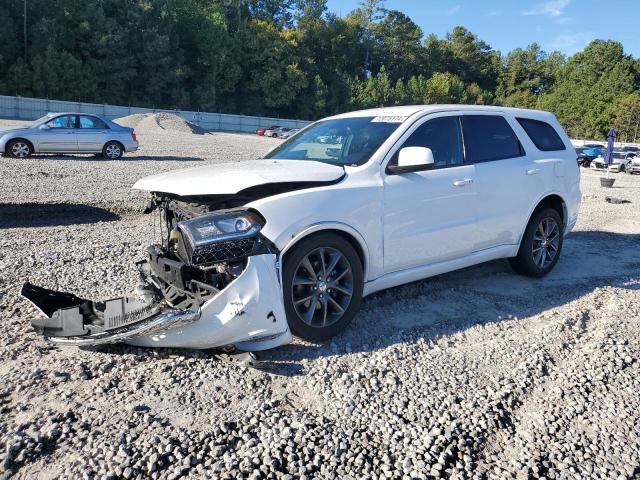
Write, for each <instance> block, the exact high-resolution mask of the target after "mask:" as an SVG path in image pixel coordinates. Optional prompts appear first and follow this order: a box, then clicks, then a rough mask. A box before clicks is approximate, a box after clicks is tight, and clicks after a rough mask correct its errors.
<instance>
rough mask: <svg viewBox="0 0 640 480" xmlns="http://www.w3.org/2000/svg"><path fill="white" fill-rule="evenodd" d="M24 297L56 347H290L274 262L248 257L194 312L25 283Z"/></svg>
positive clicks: (267, 257)
mask: <svg viewBox="0 0 640 480" xmlns="http://www.w3.org/2000/svg"><path fill="white" fill-rule="evenodd" d="M22 295H23V296H24V297H25V298H27V299H28V300H29V301H31V302H32V303H33V304H34V305H35V306H36V307H37V308H38V309H39V310H40V311H41V312H42V313H43V314H44V315H45V316H46V318H44V319H34V320H32V322H31V323H32V326H33V327H34V328H35V329H36V331H38V332H40V333H41V334H42V335H43V336H44V338H45V339H46V340H48V341H50V342H52V343H56V344H59V345H76V346H90V345H103V344H109V343H119V342H126V343H129V344H132V345H137V346H146V347H177V348H195V349H205V348H216V347H223V346H235V347H237V348H239V349H242V350H249V351H251V350H265V349H268V348H274V347H276V346H279V345H283V344H285V343H289V342H290V341H291V338H292V336H291V332H290V331H289V326H288V324H287V321H286V317H285V313H284V304H283V301H282V291H281V288H280V283H279V277H278V271H277V268H276V256H275V255H274V254H265V255H256V256H253V257H249V258H248V260H247V266H246V268H245V270H244V271H243V272H242V273H241V274H240V275H238V277H237V278H235V279H234V280H233V281H232V282H231V283H229V285H227V286H226V287H225V288H224V289H223V290H221V291H219V292H217V293H216V294H215V295H214V296H213V297H211V298H210V299H209V300H207V301H206V302H205V303H204V304H203V305H202V306H201V307H200V308H199V309H197V310H178V309H174V308H171V307H169V306H168V305H167V304H166V302H165V301H164V300H161V301H155V300H153V301H141V300H136V299H130V298H119V299H114V300H108V301H106V302H92V301H89V300H85V299H82V298H79V297H76V296H75V295H72V294H67V293H62V292H54V291H51V290H46V289H42V288H40V287H34V286H32V285H29V284H25V286H24V287H23V291H22Z"/></svg>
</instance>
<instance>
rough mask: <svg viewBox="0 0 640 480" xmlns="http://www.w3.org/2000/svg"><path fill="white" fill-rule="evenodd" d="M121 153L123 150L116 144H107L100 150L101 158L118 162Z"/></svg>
mask: <svg viewBox="0 0 640 480" xmlns="http://www.w3.org/2000/svg"><path fill="white" fill-rule="evenodd" d="M123 153H124V148H122V145H120V144H119V143H118V142H108V143H106V144H105V146H104V147H103V148H102V156H103V157H104V158H106V159H107V160H119V159H120V158H122V154H123Z"/></svg>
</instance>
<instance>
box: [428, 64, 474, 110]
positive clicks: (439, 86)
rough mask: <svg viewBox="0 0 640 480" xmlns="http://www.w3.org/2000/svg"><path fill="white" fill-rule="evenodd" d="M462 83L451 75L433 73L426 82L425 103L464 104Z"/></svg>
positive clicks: (464, 97)
mask: <svg viewBox="0 0 640 480" xmlns="http://www.w3.org/2000/svg"><path fill="white" fill-rule="evenodd" d="M466 99H467V97H466V92H465V86H464V82H463V81H462V80H460V78H459V77H458V76H457V75H454V74H452V73H441V72H438V73H434V74H433V76H432V77H431V78H430V79H429V80H427V83H426V95H425V103H465V101H466Z"/></svg>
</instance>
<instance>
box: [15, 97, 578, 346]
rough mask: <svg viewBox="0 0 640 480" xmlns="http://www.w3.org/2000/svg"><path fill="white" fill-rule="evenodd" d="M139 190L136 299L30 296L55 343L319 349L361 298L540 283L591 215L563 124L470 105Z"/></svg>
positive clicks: (305, 135)
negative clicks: (431, 280) (484, 278)
mask: <svg viewBox="0 0 640 480" xmlns="http://www.w3.org/2000/svg"><path fill="white" fill-rule="evenodd" d="M327 137H330V138H333V139H335V142H336V143H329V144H327V143H323V142H322V141H320V138H327ZM134 188H136V189H139V190H145V191H148V192H149V195H150V196H151V197H152V202H151V203H150V210H151V211H150V213H153V214H155V215H156V216H157V218H156V222H155V223H154V224H156V225H159V228H158V229H156V238H155V240H154V241H153V244H152V245H150V246H149V248H148V257H147V260H146V262H140V263H139V264H138V266H139V272H140V275H141V284H140V285H139V287H138V288H137V289H136V290H137V291H138V292H139V299H134V298H129V299H124V298H119V299H115V300H108V301H106V302H93V301H90V300H87V299H83V298H80V297H77V296H75V295H72V294H68V293H62V292H55V291H52V290H48V289H43V288H41V287H37V286H34V285H31V284H25V285H24V287H23V290H22V294H23V295H24V296H25V297H26V298H28V299H29V300H31V301H32V302H33V303H34V304H35V305H36V306H37V307H38V308H39V310H40V311H41V312H43V314H45V315H46V317H47V318H42V319H34V320H33V321H32V324H33V326H34V327H35V328H36V330H37V331H38V332H40V333H41V334H43V335H44V336H45V337H47V338H48V339H49V340H51V341H54V342H56V343H59V344H67V345H95V344H100V343H112V342H115V341H126V342H128V343H131V344H134V345H138V346H149V347H185V348H216V347H222V346H235V347H236V348H238V349H240V350H264V349H267V348H273V347H276V346H279V345H282V344H284V343H287V342H289V341H291V339H292V334H293V335H297V336H299V337H301V338H304V339H306V340H311V341H323V340H326V339H329V338H331V337H332V336H334V335H336V334H337V333H339V332H340V331H342V330H343V329H344V328H346V327H347V325H348V324H349V322H350V321H351V320H352V318H353V317H354V316H355V315H356V313H357V311H358V309H359V308H360V302H361V299H362V297H363V296H366V295H369V294H372V293H374V292H377V291H380V290H383V289H386V288H390V287H393V286H396V285H401V284H404V283H408V282H413V281H416V280H419V279H422V278H426V277H430V276H433V275H439V274H442V273H445V272H448V271H452V270H456V269H460V268H466V267H469V266H471V265H475V264H479V263H482V262H487V261H490V260H495V259H499V258H509V260H510V263H511V266H512V267H513V269H514V270H515V271H516V272H518V273H520V274H523V275H526V276H530V277H542V276H544V275H546V274H547V273H549V272H550V271H551V270H552V269H553V268H554V266H555V265H556V263H557V262H558V259H559V258H560V255H561V252H562V245H563V238H564V236H565V235H566V234H567V233H568V232H570V231H571V230H572V228H573V227H574V225H575V223H576V220H577V216H578V209H579V206H580V201H581V192H580V174H579V170H578V166H577V165H576V161H575V152H574V150H573V147H572V145H571V142H570V140H569V138H568V137H567V135H566V134H565V133H564V131H563V130H562V127H561V126H560V124H559V123H558V121H557V119H556V118H555V117H554V116H553V114H551V113H546V112H540V111H533V110H524V109H513V108H503V107H482V106H467V105H431V106H430V105H427V106H406V107H391V108H379V109H372V110H364V111H359V112H351V113H346V114H342V115H337V116H335V117H331V118H327V119H324V120H320V121H318V122H315V123H314V124H312V125H310V126H309V127H307V128H305V129H304V130H303V131H301V132H300V133H299V134H298V135H295V136H293V137H291V138H289V139H288V140H285V141H284V142H282V143H281V144H280V145H278V146H277V147H276V148H275V149H273V150H271V151H270V152H269V153H268V154H267V155H266V156H265V158H264V159H260V160H248V161H245V162H235V161H234V162H231V163H228V164H210V165H207V166H204V167H197V168H191V169H184V170H178V171H173V172H164V173H160V174H157V175H153V176H151V177H147V178H143V179H141V180H139V181H138V182H137V183H136V184H135V185H134ZM78 281H80V282H81V281H83V280H82V277H78ZM532 288H533V289H535V288H536V287H535V286H533V285H532ZM85 290H86V288H85ZM365 320H366V319H365ZM364 323H365V324H366V322H364Z"/></svg>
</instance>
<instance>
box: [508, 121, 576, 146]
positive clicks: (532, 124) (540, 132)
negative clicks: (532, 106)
mask: <svg viewBox="0 0 640 480" xmlns="http://www.w3.org/2000/svg"><path fill="white" fill-rule="evenodd" d="M516 120H518V123H519V124H520V126H521V127H522V128H523V129H524V131H525V132H527V135H529V138H530V139H531V141H532V142H533V144H534V145H535V146H536V147H537V148H538V150H542V151H543V152H553V151H558V150H566V148H567V147H565V145H564V142H563V141H562V139H561V138H560V135H558V132H556V130H555V128H553V127H552V126H551V125H549V124H548V123H547V122H541V121H540V120H532V119H530V118H516Z"/></svg>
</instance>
